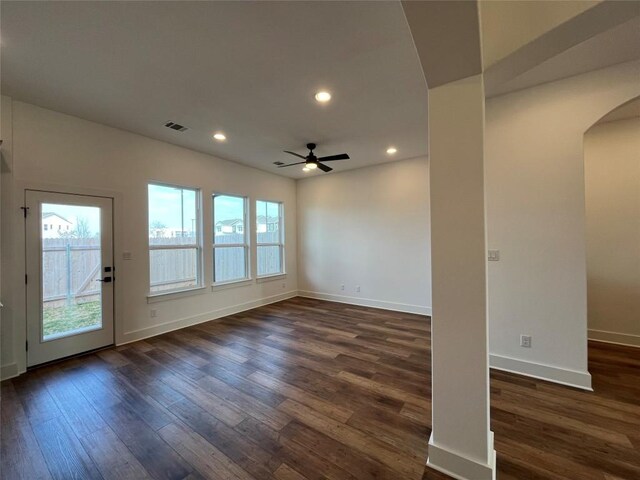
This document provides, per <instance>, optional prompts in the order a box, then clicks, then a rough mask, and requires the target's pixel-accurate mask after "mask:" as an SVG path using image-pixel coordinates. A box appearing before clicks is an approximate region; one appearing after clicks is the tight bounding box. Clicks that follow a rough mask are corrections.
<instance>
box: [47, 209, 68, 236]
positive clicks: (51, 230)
mask: <svg viewBox="0 0 640 480" xmlns="http://www.w3.org/2000/svg"><path fill="white" fill-rule="evenodd" d="M41 223H42V226H41V228H42V238H59V237H60V235H63V234H66V233H69V232H71V231H73V228H74V225H73V222H70V221H69V220H67V219H66V218H64V217H62V216H60V215H58V214H57V213H53V212H45V213H43V214H42V222H41Z"/></svg>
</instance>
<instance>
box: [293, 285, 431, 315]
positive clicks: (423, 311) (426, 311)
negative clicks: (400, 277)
mask: <svg viewBox="0 0 640 480" xmlns="http://www.w3.org/2000/svg"><path fill="white" fill-rule="evenodd" d="M298 296H300V297H306V298H316V299H318V300H328V301H330V302H338V303H348V304H350V305H359V306H361V307H372V308H381V309H383V310H393V311H395V312H404V313H417V314H418V315H431V307H423V306H421V305H411V304H407V303H395V302H386V301H383V300H371V299H368V298H359V297H347V296H345V295H335V294H333V293H321V292H309V291H307V290H299V291H298Z"/></svg>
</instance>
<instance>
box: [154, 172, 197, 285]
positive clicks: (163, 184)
mask: <svg viewBox="0 0 640 480" xmlns="http://www.w3.org/2000/svg"><path fill="white" fill-rule="evenodd" d="M152 185H153V186H156V187H167V188H175V189H179V190H191V191H193V192H195V197H196V198H195V206H196V219H195V225H194V227H195V242H196V243H195V244H188V245H151V243H150V242H149V228H150V222H149V211H150V208H149V207H150V205H149V187H150V186H152ZM202 230H203V229H202V189H201V188H200V187H194V186H187V185H179V184H175V183H166V182H156V181H149V182H147V247H148V252H149V253H148V255H147V258H148V259H149V268H148V270H147V272H148V274H149V281H148V282H147V285H148V289H149V290H148V291H149V293H148V295H147V297H148V298H151V297H162V296H164V295H172V294H180V293H183V292H192V291H195V290H201V289H202V288H203V287H204V275H203V273H204V263H203V262H204V255H203V243H204V242H203V239H202ZM194 248H195V250H196V282H195V285H193V286H191V287H184V288H172V289H168V290H162V291H160V292H154V291H152V290H151V287H152V285H151V252H152V251H153V250H191V249H194Z"/></svg>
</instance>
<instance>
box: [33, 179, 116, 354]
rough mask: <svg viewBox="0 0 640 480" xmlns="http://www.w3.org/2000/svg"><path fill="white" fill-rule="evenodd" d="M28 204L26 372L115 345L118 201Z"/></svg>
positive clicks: (76, 198)
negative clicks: (115, 203)
mask: <svg viewBox="0 0 640 480" xmlns="http://www.w3.org/2000/svg"><path fill="white" fill-rule="evenodd" d="M25 197H26V198H25V202H26V205H25V206H26V207H27V210H26V211H27V215H26V267H27V278H26V283H27V285H26V286H27V366H33V365H39V364H41V363H45V362H50V361H52V360H57V359H59V358H63V357H68V356H70V355H76V354H78V353H82V352H86V351H89V350H93V349H96V348H101V347H105V346H108V345H111V344H113V341H114V340H113V281H114V269H113V214H112V208H113V200H112V199H111V198H105V197H93V196H85V195H72V194H66V193H52V192H42V191H35V190H27V191H26V192H25Z"/></svg>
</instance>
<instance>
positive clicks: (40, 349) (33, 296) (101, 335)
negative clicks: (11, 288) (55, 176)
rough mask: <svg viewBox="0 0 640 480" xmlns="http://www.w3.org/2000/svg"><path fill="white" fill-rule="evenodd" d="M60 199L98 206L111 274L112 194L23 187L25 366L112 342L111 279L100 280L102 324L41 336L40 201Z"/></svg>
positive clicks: (105, 262) (104, 260) (106, 263)
mask: <svg viewBox="0 0 640 480" xmlns="http://www.w3.org/2000/svg"><path fill="white" fill-rule="evenodd" d="M42 203H60V204H66V205H83V206H95V207H99V208H100V209H101V253H102V259H101V261H102V267H106V266H110V267H111V272H104V268H102V267H101V270H102V272H101V275H102V276H103V277H107V276H110V277H111V278H113V279H114V280H115V277H114V273H115V272H114V270H115V265H114V259H115V258H114V248H113V243H114V236H113V224H114V218H113V204H114V198H113V197H105V196H98V195H86V194H79V193H68V192H51V191H43V190H31V189H25V206H26V207H28V210H27V212H28V214H27V218H26V222H25V256H26V258H25V267H26V274H27V278H28V282H27V285H26V292H25V293H26V300H27V301H26V317H27V318H26V320H27V322H26V326H27V329H26V330H27V331H26V336H27V341H28V344H27V345H28V351H27V359H26V360H27V366H29V367H30V366H34V365H38V364H41V363H46V362H48V361H52V360H57V359H59V358H64V357H66V356H70V355H76V354H79V353H83V352H85V351H89V350H93V349H96V348H101V347H104V346H108V345H112V344H114V339H115V338H114V330H115V328H114V327H115V316H114V283H113V281H112V282H110V283H106V282H102V283H101V285H102V287H101V291H102V327H101V328H99V329H95V330H91V331H88V332H84V333H77V334H74V335H70V336H67V337H62V338H59V339H53V340H44V339H43V335H42V331H41V330H42V321H41V318H42V278H41V260H42V252H41V247H42V239H41V214H42V212H41V205H42Z"/></svg>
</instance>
